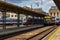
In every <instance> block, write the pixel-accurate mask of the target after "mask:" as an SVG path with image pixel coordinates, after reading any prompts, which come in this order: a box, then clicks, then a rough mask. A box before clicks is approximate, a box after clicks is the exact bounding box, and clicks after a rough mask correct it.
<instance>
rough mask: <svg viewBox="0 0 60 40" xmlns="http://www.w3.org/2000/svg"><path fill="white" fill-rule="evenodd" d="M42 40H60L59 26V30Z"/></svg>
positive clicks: (58, 27)
mask: <svg viewBox="0 0 60 40" xmlns="http://www.w3.org/2000/svg"><path fill="white" fill-rule="evenodd" d="M42 40H60V26H57V28H56V29H55V30H54V31H52V32H51V33H50V34H49V35H47V36H46V37H45V38H43V39H42Z"/></svg>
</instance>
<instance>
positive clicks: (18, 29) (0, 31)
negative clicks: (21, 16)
mask: <svg viewBox="0 0 60 40" xmlns="http://www.w3.org/2000/svg"><path fill="white" fill-rule="evenodd" d="M42 26H43V25H32V26H26V27H19V28H18V27H16V28H11V29H6V30H5V31H4V30H3V31H2V29H0V36H1V35H7V34H10V33H14V32H20V31H24V30H29V29H33V28H36V27H42Z"/></svg>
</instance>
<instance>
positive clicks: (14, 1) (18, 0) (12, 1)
mask: <svg viewBox="0 0 60 40" xmlns="http://www.w3.org/2000/svg"><path fill="white" fill-rule="evenodd" d="M6 1H7V2H11V3H21V2H23V1H29V0H6Z"/></svg>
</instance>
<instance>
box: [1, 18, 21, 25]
mask: <svg viewBox="0 0 60 40" xmlns="http://www.w3.org/2000/svg"><path fill="white" fill-rule="evenodd" d="M17 21H18V19H12V18H6V20H5V22H6V24H17ZM19 23H20V24H21V23H22V20H19ZM0 24H3V19H2V18H0Z"/></svg>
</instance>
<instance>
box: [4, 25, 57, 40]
mask: <svg viewBox="0 0 60 40" xmlns="http://www.w3.org/2000/svg"><path fill="white" fill-rule="evenodd" d="M55 28H56V27H53V26H47V27H43V28H39V29H35V30H32V31H29V32H27V33H23V34H18V35H16V34H15V35H16V36H13V37H10V38H7V39H5V40H41V39H42V38H44V37H45V36H46V35H48V34H49V33H50V32H51V31H53V30H54V29H55Z"/></svg>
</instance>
